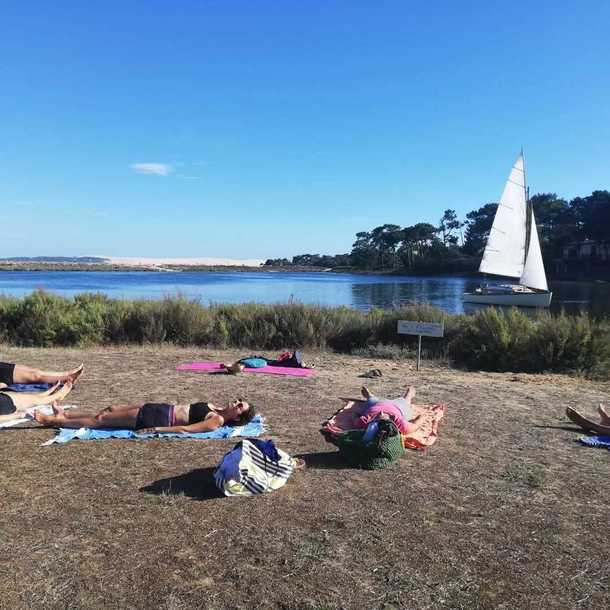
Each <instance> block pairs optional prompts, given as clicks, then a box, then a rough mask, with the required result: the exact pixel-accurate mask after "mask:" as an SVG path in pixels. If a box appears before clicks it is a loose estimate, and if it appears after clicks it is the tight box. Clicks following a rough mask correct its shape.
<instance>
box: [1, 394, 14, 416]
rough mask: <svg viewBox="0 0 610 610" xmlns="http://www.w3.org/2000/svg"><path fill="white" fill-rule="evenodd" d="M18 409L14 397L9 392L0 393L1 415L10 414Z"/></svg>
mask: <svg viewBox="0 0 610 610" xmlns="http://www.w3.org/2000/svg"><path fill="white" fill-rule="evenodd" d="M16 410H17V407H16V406H15V403H14V402H13V399H12V398H11V397H10V396H9V395H8V394H0V415H10V414H11V413H14V412H15V411H16Z"/></svg>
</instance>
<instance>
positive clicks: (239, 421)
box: [229, 400, 256, 426]
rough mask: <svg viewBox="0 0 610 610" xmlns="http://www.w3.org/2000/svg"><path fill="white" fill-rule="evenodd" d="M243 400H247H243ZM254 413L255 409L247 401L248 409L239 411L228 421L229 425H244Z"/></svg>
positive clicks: (250, 419)
mask: <svg viewBox="0 0 610 610" xmlns="http://www.w3.org/2000/svg"><path fill="white" fill-rule="evenodd" d="M243 402H248V401H247V400H244V401H243ZM255 415H256V409H255V408H254V405H253V404H252V403H251V402H248V410H247V411H244V412H243V413H240V414H239V415H238V416H237V417H236V418H235V419H234V420H233V421H231V422H229V426H245V425H246V424H247V423H248V422H250V421H252V418H253V417H254V416H255Z"/></svg>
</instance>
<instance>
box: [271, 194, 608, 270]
mask: <svg viewBox="0 0 610 610" xmlns="http://www.w3.org/2000/svg"><path fill="white" fill-rule="evenodd" d="M530 201H531V204H532V206H533V209H534V214H535V216H536V224H537V226H538V234H539V236H540V242H541V246H542V255H543V258H544V261H545V265H546V267H547V270H552V267H553V262H554V261H556V260H558V259H561V258H563V250H564V248H565V247H566V246H568V245H569V244H571V243H574V242H579V241H583V240H587V239H590V240H594V241H596V242H598V243H600V244H606V245H607V244H610V192H609V191H594V192H593V193H591V195H589V196H588V197H576V198H574V199H572V200H571V201H566V200H565V199H562V198H561V197H559V196H557V195H556V194H555V193H541V194H537V195H534V196H533V197H532V198H531V200H530ZM497 207H498V204H497V203H488V204H486V205H484V206H482V207H480V208H479V209H478V210H473V211H472V212H469V213H468V214H466V218H465V219H463V220H460V219H459V218H458V216H457V214H456V212H455V210H452V209H447V210H445V213H444V214H443V216H442V218H441V219H440V220H439V221H438V223H437V224H431V223H427V222H420V223H417V224H415V225H412V226H408V227H401V226H400V225H396V224H384V225H380V226H378V227H375V228H374V229H372V230H371V231H361V232H359V233H356V240H355V242H354V244H353V246H352V250H351V252H350V253H347V254H337V255H334V256H331V255H320V254H300V255H298V256H294V257H293V258H292V259H291V260H289V259H286V258H281V259H269V260H267V261H266V262H265V265H266V266H282V267H290V266H309V267H324V268H337V267H344V268H352V269H361V270H379V271H385V270H389V271H406V272H441V271H442V272H457V271H462V272H467V271H474V270H476V269H477V268H478V265H479V261H480V257H481V255H482V253H483V249H484V247H485V243H486V241H487V237H488V236H489V231H490V230H491V225H492V222H493V219H494V216H495V213H496V209H497Z"/></svg>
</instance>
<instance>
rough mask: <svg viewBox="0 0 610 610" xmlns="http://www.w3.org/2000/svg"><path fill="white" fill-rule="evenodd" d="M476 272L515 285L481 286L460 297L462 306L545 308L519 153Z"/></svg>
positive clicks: (539, 258) (543, 280)
mask: <svg viewBox="0 0 610 610" xmlns="http://www.w3.org/2000/svg"><path fill="white" fill-rule="evenodd" d="M479 272H480V273H485V274H490V275H499V276H502V277H509V278H515V279H518V280H519V283H518V284H504V285H500V286H489V285H483V286H480V287H478V288H477V289H476V290H474V292H466V293H464V294H463V297H462V300H463V301H464V302H465V303H478V304H482V305H509V306H516V307H549V306H550V304H551V298H552V296H553V293H552V292H550V291H549V288H548V284H547V281H546V273H545V271H544V263H543V261H542V252H541V251H540V240H539V239H538V230H537V228H536V220H535V218H534V210H533V207H532V205H531V203H530V202H529V201H528V196H527V188H526V186H525V161H524V159H523V152H521V153H520V154H519V156H518V157H517V160H516V161H515V164H514V165H513V167H512V170H511V172H510V175H509V176H508V180H507V181H506V185H505V186H504V191H503V192H502V197H501V198H500V203H499V204H498V209H497V210H496V215H495V217H494V221H493V224H492V227H491V230H490V232H489V237H488V238H487V244H486V245H485V251H484V252H483V259H482V260H481V264H480V266H479Z"/></svg>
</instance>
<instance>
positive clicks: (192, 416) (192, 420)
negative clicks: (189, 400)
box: [189, 402, 213, 426]
mask: <svg viewBox="0 0 610 610" xmlns="http://www.w3.org/2000/svg"><path fill="white" fill-rule="evenodd" d="M212 411H213V409H210V407H209V405H208V403H207V402H194V403H193V404H192V405H191V406H190V408H189V426H190V425H191V424H198V423H199V422H201V421H203V420H204V419H205V418H206V417H207V416H208V413H211V412H212Z"/></svg>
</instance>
